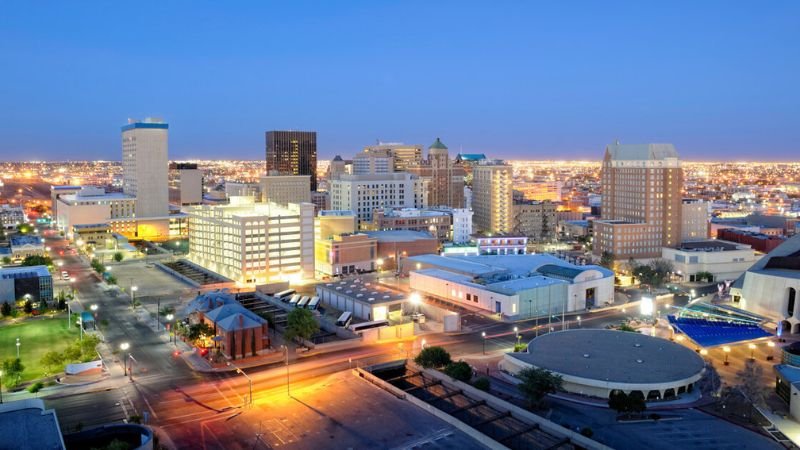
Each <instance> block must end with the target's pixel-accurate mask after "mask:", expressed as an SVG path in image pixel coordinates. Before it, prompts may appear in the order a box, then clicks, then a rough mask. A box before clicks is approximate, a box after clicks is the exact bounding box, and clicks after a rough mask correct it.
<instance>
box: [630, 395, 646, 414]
mask: <svg viewBox="0 0 800 450" xmlns="http://www.w3.org/2000/svg"><path fill="white" fill-rule="evenodd" d="M645 409H647V403H645V401H644V394H642V392H641V391H631V393H630V394H629V395H628V411H630V412H632V413H636V414H641V413H642V412H644V410H645Z"/></svg>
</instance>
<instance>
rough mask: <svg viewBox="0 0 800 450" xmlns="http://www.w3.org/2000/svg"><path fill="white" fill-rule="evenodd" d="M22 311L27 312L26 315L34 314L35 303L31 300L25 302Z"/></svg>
mask: <svg viewBox="0 0 800 450" xmlns="http://www.w3.org/2000/svg"><path fill="white" fill-rule="evenodd" d="M22 310H23V311H25V314H30V313H32V312H33V303H32V302H31V301H30V300H25V304H24V305H23V307H22Z"/></svg>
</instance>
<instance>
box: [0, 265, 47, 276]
mask: <svg viewBox="0 0 800 450" xmlns="http://www.w3.org/2000/svg"><path fill="white" fill-rule="evenodd" d="M49 276H50V271H49V270H47V266H19V267H1V268H0V278H2V279H10V278H33V277H49Z"/></svg>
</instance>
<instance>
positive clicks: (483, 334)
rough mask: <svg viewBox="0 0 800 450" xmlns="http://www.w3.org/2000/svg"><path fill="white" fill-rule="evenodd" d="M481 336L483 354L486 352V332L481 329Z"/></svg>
mask: <svg viewBox="0 0 800 450" xmlns="http://www.w3.org/2000/svg"><path fill="white" fill-rule="evenodd" d="M481 337H482V338H483V354H484V355H485V354H486V332H485V331H481Z"/></svg>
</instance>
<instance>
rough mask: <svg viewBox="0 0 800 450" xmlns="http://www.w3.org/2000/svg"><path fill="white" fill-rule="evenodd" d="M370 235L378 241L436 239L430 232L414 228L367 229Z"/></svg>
mask: <svg viewBox="0 0 800 450" xmlns="http://www.w3.org/2000/svg"><path fill="white" fill-rule="evenodd" d="M364 233H366V234H367V235H368V236H369V237H371V238H375V239H377V240H378V242H413V241H418V240H421V239H436V238H434V237H433V236H431V234H430V233H426V232H424V231H412V230H384V231H365V232H364Z"/></svg>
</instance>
